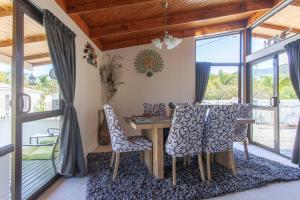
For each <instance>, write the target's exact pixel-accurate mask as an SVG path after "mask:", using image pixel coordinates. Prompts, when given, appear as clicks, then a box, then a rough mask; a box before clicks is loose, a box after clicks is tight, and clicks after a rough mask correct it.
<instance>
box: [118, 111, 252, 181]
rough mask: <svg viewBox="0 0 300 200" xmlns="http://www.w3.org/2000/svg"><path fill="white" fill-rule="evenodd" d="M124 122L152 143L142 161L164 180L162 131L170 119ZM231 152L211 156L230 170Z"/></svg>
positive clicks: (129, 118) (151, 171)
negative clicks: (150, 149) (139, 131)
mask: <svg viewBox="0 0 300 200" xmlns="http://www.w3.org/2000/svg"><path fill="white" fill-rule="evenodd" d="M124 119H125V122H126V123H128V124H129V126H130V127H132V128H133V129H135V130H141V132H142V135H143V136H145V137H146V138H148V139H149V140H150V141H151V142H152V145H153V146H152V151H145V152H144V155H143V160H144V163H145V165H146V166H147V168H148V170H149V172H150V173H151V174H152V175H153V176H154V177H155V178H157V179H163V178H164V145H163V129H164V128H170V127H171V123H172V118H168V117H149V118H148V117H147V118H134V117H125V118H124ZM238 121H239V122H238V123H243V122H244V123H251V122H252V121H253V120H251V119H239V120H238ZM231 153H232V152H220V153H215V154H214V155H213V159H211V160H214V161H215V162H217V163H218V164H220V165H222V166H224V167H226V168H228V169H231V170H235V169H232V163H231V162H234V161H232V159H231V158H232V157H231V156H230V154H231Z"/></svg>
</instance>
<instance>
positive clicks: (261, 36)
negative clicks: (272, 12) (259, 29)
mask: <svg viewBox="0 0 300 200" xmlns="http://www.w3.org/2000/svg"><path fill="white" fill-rule="evenodd" d="M252 37H256V38H262V39H269V38H271V37H272V36H271V35H265V34H261V33H252Z"/></svg>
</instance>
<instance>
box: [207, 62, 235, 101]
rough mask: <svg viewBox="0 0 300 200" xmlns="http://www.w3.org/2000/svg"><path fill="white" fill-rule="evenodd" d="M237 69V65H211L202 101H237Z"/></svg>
mask: <svg viewBox="0 0 300 200" xmlns="http://www.w3.org/2000/svg"><path fill="white" fill-rule="evenodd" d="M238 70H239V67H237V66H235V67H227V66H225V67H224V66H212V67H211V70H210V76H209V80H208V86H207V89H206V92H205V97H204V101H203V103H204V104H228V103H232V102H238Z"/></svg>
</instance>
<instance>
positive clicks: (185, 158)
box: [183, 156, 188, 167]
mask: <svg viewBox="0 0 300 200" xmlns="http://www.w3.org/2000/svg"><path fill="white" fill-rule="evenodd" d="M187 159H188V156H184V157H183V166H184V167H186V163H187Z"/></svg>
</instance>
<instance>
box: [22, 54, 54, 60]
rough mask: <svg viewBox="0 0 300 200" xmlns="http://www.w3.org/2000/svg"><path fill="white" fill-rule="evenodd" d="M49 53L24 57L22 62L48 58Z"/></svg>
mask: <svg viewBox="0 0 300 200" xmlns="http://www.w3.org/2000/svg"><path fill="white" fill-rule="evenodd" d="M49 57H50V54H49V53H41V54H35V55H30V56H24V60H35V59H41V58H49Z"/></svg>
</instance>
